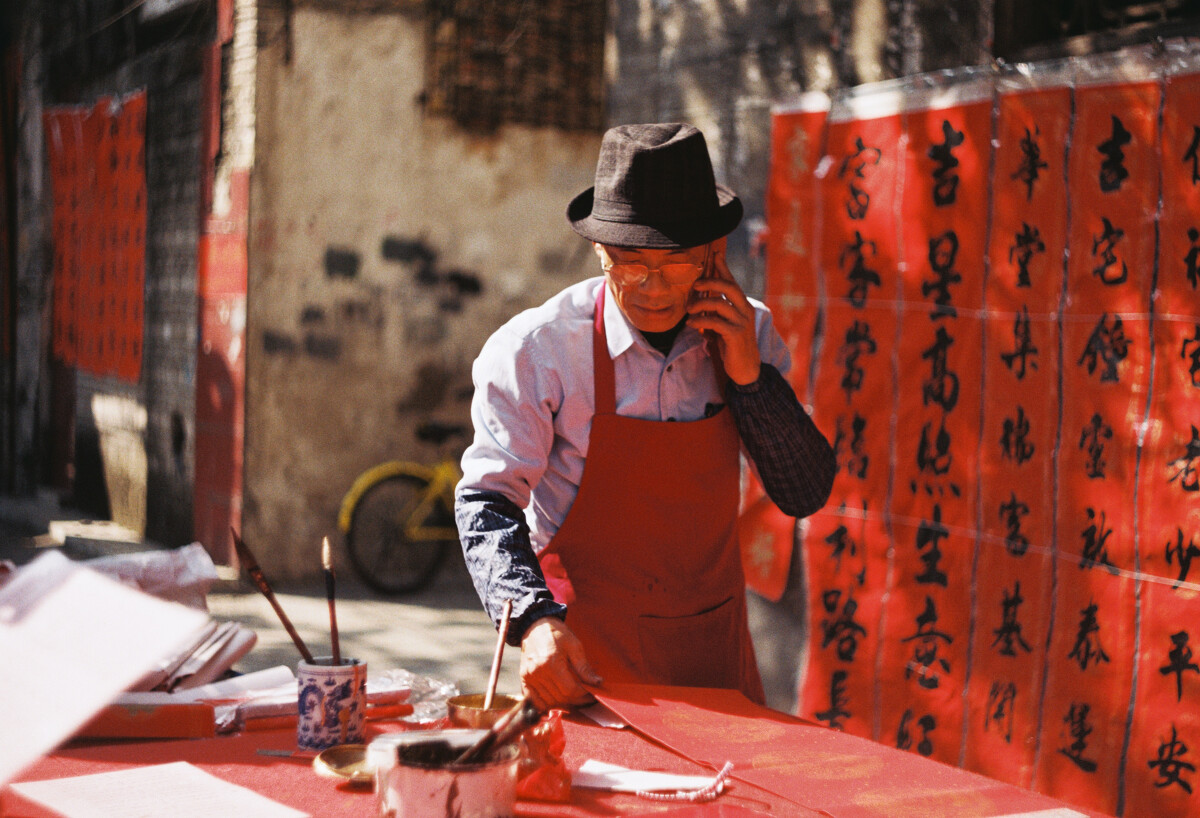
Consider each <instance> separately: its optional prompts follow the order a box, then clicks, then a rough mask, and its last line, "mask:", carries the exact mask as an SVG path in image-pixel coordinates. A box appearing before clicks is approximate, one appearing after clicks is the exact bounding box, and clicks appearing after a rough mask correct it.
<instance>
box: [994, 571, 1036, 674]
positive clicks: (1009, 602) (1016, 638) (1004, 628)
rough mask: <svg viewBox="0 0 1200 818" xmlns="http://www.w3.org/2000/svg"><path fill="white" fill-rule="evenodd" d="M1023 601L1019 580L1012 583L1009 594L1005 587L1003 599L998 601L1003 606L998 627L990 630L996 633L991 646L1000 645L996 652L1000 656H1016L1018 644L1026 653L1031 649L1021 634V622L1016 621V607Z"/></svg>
mask: <svg viewBox="0 0 1200 818" xmlns="http://www.w3.org/2000/svg"><path fill="white" fill-rule="evenodd" d="M1024 601H1025V597H1023V596H1021V582H1020V580H1017V581H1016V582H1014V583H1013V590H1012V593H1011V594H1010V593H1009V592H1008V590H1007V589H1005V591H1004V599H1003V600H1001V602H1000V604H1001V607H1002V608H1003V614H1002V619H1001V623H1000V627H998V628H995V629H993V630H992V633H994V634H995V635H996V638H995V640H994V641H993V642H992V647H996V645H1000V650H999V651H997V652H998V653H999V654H1000V655H1001V656H1016V655H1017V651H1016V647H1017V646H1018V645H1020V646H1021V647H1022V648H1024V649H1025V652H1026V653H1030V652H1031V651H1032V650H1033V649H1032V648H1030V647H1029V645H1028V643H1026V642H1025V638H1024V637H1023V636H1022V635H1021V623H1020V622H1018V621H1017V609H1018V608H1020V607H1021V603H1022V602H1024Z"/></svg>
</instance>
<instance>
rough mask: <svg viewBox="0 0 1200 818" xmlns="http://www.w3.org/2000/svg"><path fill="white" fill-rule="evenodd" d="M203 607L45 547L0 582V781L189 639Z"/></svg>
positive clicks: (203, 619)
mask: <svg viewBox="0 0 1200 818" xmlns="http://www.w3.org/2000/svg"><path fill="white" fill-rule="evenodd" d="M208 621H209V619H208V616H207V614H205V613H203V612H201V611H197V610H193V609H191V608H186V607H184V606H182V605H179V604H177V603H173V602H164V601H162V600H160V599H155V598H154V597H151V596H148V595H146V594H144V593H141V592H140V591H135V590H132V589H130V588H127V587H125V586H123V585H121V584H120V583H118V582H115V581H113V580H111V579H109V578H107V577H104V576H101V575H100V574H98V573H96V572H95V571H92V570H89V569H87V568H84V567H81V566H80V565H79V564H78V563H72V562H71V561H70V560H68V559H67V558H66V557H64V556H62V555H61V554H58V553H55V552H50V553H47V554H44V555H43V556H41V557H39V558H37V559H36V560H34V561H33V562H30V563H29V564H28V565H25V566H24V567H23V568H21V569H20V570H18V571H17V572H16V573H15V574H13V575H12V576H11V577H10V578H9V579H8V580H7V582H5V584H3V585H0V656H2V657H4V658H3V661H0V690H3V691H4V695H5V699H6V700H7V701H8V702H10V703H11V704H12V706H11V707H8V708H6V710H5V716H4V718H3V719H0V784H3V783H5V782H6V781H9V780H10V779H12V778H13V776H15V775H16V774H17V773H18V772H20V771H21V770H22V769H24V768H25V767H26V766H28V765H30V764H32V763H33V762H34V761H36V760H37V759H38V758H40V757H41V756H42V755H44V754H45V753H47V752H49V751H50V750H52V749H53V748H54V747H55V746H56V745H57V744H59V743H60V742H61V741H63V740H64V739H66V738H67V737H69V736H70V735H71V734H72V733H73V732H74V731H75V730H76V729H78V728H79V727H80V726H81V725H82V724H83V723H84V722H86V721H87V720H88V719H89V718H90V717H91V716H92V715H93V714H94V713H96V712H97V711H98V710H100V709H101V708H102V707H104V705H106V704H108V703H109V702H110V701H112V700H113V699H114V698H115V697H116V696H117V695H118V694H119V693H121V692H122V691H123V690H126V689H127V688H128V687H129V686H130V685H131V684H133V683H135V682H136V681H137V680H138V679H140V678H141V677H142V676H144V675H145V674H146V672H147V670H149V669H151V668H152V667H153V666H154V665H155V663H156V662H160V661H161V660H162V657H164V656H173V655H177V654H178V653H179V652H180V651H181V650H183V649H185V648H186V646H187V645H189V644H195V642H196V640H197V639H198V638H199V636H198V635H199V634H200V633H201V632H202V630H203V629H205V628H206V627H207V625H208Z"/></svg>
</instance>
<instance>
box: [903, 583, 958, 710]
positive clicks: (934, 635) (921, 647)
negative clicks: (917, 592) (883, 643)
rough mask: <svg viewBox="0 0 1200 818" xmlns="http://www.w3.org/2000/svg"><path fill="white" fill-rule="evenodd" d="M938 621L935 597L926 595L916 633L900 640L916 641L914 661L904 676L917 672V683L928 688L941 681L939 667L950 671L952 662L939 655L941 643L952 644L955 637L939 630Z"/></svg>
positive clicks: (905, 670) (910, 663) (905, 668)
mask: <svg viewBox="0 0 1200 818" xmlns="http://www.w3.org/2000/svg"><path fill="white" fill-rule="evenodd" d="M937 621H938V614H937V607H936V606H935V605H934V604H933V598H932V597H929V596H926V597H925V610H923V611H922V612H921V613H920V614H919V615H918V616H917V619H916V622H917V630H916V633H914V634H913V635H912V636H906V637H904V638H903V639H901V640H900V641H901V642H913V641H915V642H916V644H915V645H914V646H913V658H912V661H911V662H909V663H908V664H907V665H905V667H904V678H905V679H908V678H910V677H911V676H912V675H913V673H914V672H915V673H916V674H917V684H919V685H920V686H921V687H923V688H925V689H926V690H933V689H935V688H937V686H938V684H939V683H940V676H939V674H938V672H937V669H936V668H937V667H940V668H941V669H942V672H943V673H949V672H950V662H949V661H948V660H947V659H946V658H945V657H939V656H938V647H939V643H944V644H947V645H948V644H950V643H951V642H953V641H954V637H952V636H951V635H950V634H948V633H946V632H945V631H939V630H938V629H937ZM935 666H936V667H935Z"/></svg>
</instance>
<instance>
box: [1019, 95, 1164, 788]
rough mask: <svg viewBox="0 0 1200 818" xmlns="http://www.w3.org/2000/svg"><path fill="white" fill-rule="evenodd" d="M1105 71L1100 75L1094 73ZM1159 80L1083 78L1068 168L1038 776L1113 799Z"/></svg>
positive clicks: (1129, 600)
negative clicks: (1052, 554) (1053, 579)
mask: <svg viewBox="0 0 1200 818" xmlns="http://www.w3.org/2000/svg"><path fill="white" fill-rule="evenodd" d="M1098 79H1099V81H1100V83H1103V75H1102V72H1101V75H1100V76H1099V77H1098ZM1159 96H1160V92H1159V86H1158V84H1157V83H1156V82H1151V81H1137V82H1115V81H1114V82H1111V83H1104V84H1093V85H1081V86H1080V87H1078V88H1077V89H1076V92H1075V111H1076V119H1075V125H1074V131H1073V134H1072V142H1071V144H1072V149H1071V158H1070V165H1069V168H1068V184H1069V196H1070V202H1071V214H1072V216H1071V218H1072V228H1071V235H1070V239H1069V241H1070V245H1069V246H1070V256H1069V260H1068V268H1067V306H1066V309H1065V313H1064V329H1063V368H1062V389H1063V401H1062V405H1063V408H1062V441H1063V445H1062V448H1061V452H1060V457H1059V475H1058V482H1059V504H1058V522H1057V525H1058V545H1059V549H1060V553H1061V554H1062V555H1063V557H1064V559H1063V560H1062V561H1061V562H1060V565H1059V572H1058V593H1057V603H1056V611H1057V613H1056V621H1055V627H1054V630H1053V632H1052V636H1051V642H1050V648H1049V663H1048V683H1047V693H1046V699H1045V708H1044V713H1045V715H1044V722H1043V734H1042V752H1041V765H1040V769H1039V770H1038V776H1037V782H1038V786H1039V787H1040V788H1043V789H1044V790H1045V791H1047V792H1050V793H1052V794H1055V795H1058V796H1060V797H1063V798H1065V799H1067V800H1070V801H1074V802H1076V803H1080V804H1083V805H1086V806H1091V807H1094V808H1096V809H1100V810H1104V811H1106V812H1115V811H1116V808H1117V805H1118V791H1119V782H1120V772H1121V771H1120V761H1121V750H1122V745H1123V742H1124V741H1125V725H1126V719H1127V715H1128V707H1129V697H1130V692H1131V685H1132V678H1133V656H1134V645H1135V638H1136V632H1135V628H1134V610H1135V607H1134V605H1135V603H1134V593H1135V587H1134V579H1133V577H1134V573H1133V572H1134V571H1135V569H1136V562H1135V553H1134V543H1135V520H1134V502H1133V497H1132V492H1131V491H1130V488H1131V487H1132V486H1134V485H1135V484H1136V474H1137V445H1138V435H1139V432H1140V429H1141V423H1142V420H1143V414H1144V411H1145V406H1146V395H1147V390H1148V388H1149V377H1150V325H1149V293H1150V285H1151V276H1152V273H1153V265H1154V219H1155V216H1156V211H1157V202H1158V194H1159V189H1158V165H1157V145H1158V133H1157V120H1158V110H1159Z"/></svg>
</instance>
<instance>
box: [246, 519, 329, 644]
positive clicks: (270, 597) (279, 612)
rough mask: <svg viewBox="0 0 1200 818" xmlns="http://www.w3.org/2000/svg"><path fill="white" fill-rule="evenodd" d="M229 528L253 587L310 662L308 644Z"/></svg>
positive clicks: (250, 555) (260, 570) (256, 562)
mask: <svg viewBox="0 0 1200 818" xmlns="http://www.w3.org/2000/svg"><path fill="white" fill-rule="evenodd" d="M229 530H230V531H231V532H233V547H234V548H235V549H237V555H238V561H239V562H240V563H241V564H242V567H243V568H245V569H246V573H247V574H249V575H250V579H251V580H253V582H254V585H255V587H256V588H258V590H259V591H260V592H261V593H262V595H263V596H265V597H266V598H267V602H270V603H271V607H272V608H274V609H275V615H276V616H278V617H279V621H280V622H282V623H283V627H284V630H286V631H287V632H288V636H290V637H292V641H293V642H294V643H296V649H297V650H298V651H300V655H301V656H303V657H304V661H306V662H308V663H309V664H312V663H313V656H312V653H310V652H309V650H308V646H307V645H305V644H304V640H303V639H301V638H300V634H298V633H296V628H295V627H293V625H292V620H290V619H288V617H287V614H285V613H284V612H283V608H282V607H281V606H280V604H279V600H277V599H276V598H275V592H274V591H272V590H271V586H270V585H269V584H268V583H267V578H266V577H265V576H263V572H262V568H259V567H258V560H256V559H254V555H253V554H251V553H250V549H249V548H247V547H246V544H245V543H244V542H242V538H241V537H239V536H238V533H237V532H236V531H234V530H233V529H232V528H230V529H229Z"/></svg>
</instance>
